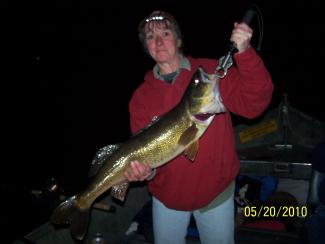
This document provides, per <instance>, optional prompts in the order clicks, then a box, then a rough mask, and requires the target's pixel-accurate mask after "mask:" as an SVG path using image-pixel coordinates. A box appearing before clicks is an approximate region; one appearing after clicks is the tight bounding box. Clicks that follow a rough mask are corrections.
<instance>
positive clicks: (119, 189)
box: [111, 182, 130, 202]
mask: <svg viewBox="0 0 325 244" xmlns="http://www.w3.org/2000/svg"><path fill="white" fill-rule="evenodd" d="M129 185H130V184H129V182H123V183H120V184H118V185H115V186H112V189H111V196H112V197H114V198H116V199H118V200H120V201H122V202H123V201H124V199H125V196H126V193H127V190H128V188H129Z"/></svg>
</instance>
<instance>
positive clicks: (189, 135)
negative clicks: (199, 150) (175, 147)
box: [178, 124, 198, 146]
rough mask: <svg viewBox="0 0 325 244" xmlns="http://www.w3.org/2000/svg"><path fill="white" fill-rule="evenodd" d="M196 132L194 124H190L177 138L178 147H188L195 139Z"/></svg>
mask: <svg viewBox="0 0 325 244" xmlns="http://www.w3.org/2000/svg"><path fill="white" fill-rule="evenodd" d="M197 132H198V128H197V127H196V125H195V124H192V125H191V126H190V127H189V128H188V129H187V130H186V131H184V133H183V134H182V135H181V137H180V138H179V141H178V143H179V144H180V145H183V146H186V145H188V144H189V143H190V142H191V141H193V140H194V139H195V136H196V133H197Z"/></svg>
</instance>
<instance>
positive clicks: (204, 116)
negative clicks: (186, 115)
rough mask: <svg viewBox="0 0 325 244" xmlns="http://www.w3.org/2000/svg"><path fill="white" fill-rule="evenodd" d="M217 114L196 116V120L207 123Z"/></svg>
mask: <svg viewBox="0 0 325 244" xmlns="http://www.w3.org/2000/svg"><path fill="white" fill-rule="evenodd" d="M214 115H215V114H212V113H202V114H195V115H194V118H195V119H197V120H199V121H206V120H208V119H209V118H210V117H211V116H214Z"/></svg>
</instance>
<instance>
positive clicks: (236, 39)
mask: <svg viewBox="0 0 325 244" xmlns="http://www.w3.org/2000/svg"><path fill="white" fill-rule="evenodd" d="M252 36H253V30H252V29H251V28H250V27H249V26H248V25H247V24H245V23H240V24H238V23H234V29H233V30H232V34H231V37H230V41H231V42H233V43H234V45H235V47H236V48H237V49H238V53H241V52H244V51H245V50H246V49H247V48H249V46H250V41H251V38H252Z"/></svg>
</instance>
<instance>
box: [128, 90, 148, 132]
mask: <svg viewBox="0 0 325 244" xmlns="http://www.w3.org/2000/svg"><path fill="white" fill-rule="evenodd" d="M145 97H146V96H144V95H141V93H140V92H139V90H136V91H135V92H134V93H133V96H132V98H131V100H130V102H129V113H130V126H131V132H132V134H134V133H136V132H137V131H139V130H140V129H142V128H144V127H145V126H146V125H147V124H148V123H149V122H150V118H149V114H148V112H147V111H146V106H145V104H146V102H145Z"/></svg>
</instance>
